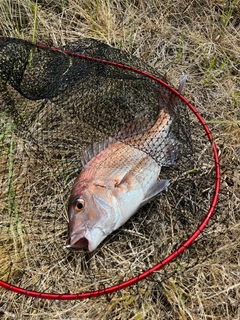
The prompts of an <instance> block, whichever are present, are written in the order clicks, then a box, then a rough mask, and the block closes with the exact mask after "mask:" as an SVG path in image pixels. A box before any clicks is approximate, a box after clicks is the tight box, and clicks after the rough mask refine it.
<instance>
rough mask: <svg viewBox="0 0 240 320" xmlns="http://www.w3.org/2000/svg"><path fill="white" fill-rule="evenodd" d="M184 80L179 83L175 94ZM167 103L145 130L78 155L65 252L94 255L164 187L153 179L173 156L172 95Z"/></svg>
mask: <svg viewBox="0 0 240 320" xmlns="http://www.w3.org/2000/svg"><path fill="white" fill-rule="evenodd" d="M186 79H187V77H184V78H183V79H182V80H181V81H180V84H179V88H178V92H179V93H180V94H182V91H183V88H184V85H185V82H186ZM171 99H172V100H171V101H170V103H171V104H172V105H173V108H167V107H165V108H164V107H161V108H159V113H158V117H157V120H156V122H155V123H154V125H153V126H152V127H151V128H150V129H148V130H145V131H143V132H140V133H136V134H135V135H134V134H133V135H131V136H127V137H126V138H125V139H124V140H123V141H119V140H117V139H114V138H111V137H110V138H109V139H106V140H105V141H104V142H102V143H98V144H95V145H94V146H93V148H92V150H91V151H90V150H87V151H86V152H85V153H84V157H83V158H84V159H85V160H84V161H83V164H84V167H83V169H82V171H81V172H80V174H79V175H78V176H77V178H76V179H75V181H74V183H73V187H72V191H71V194H70V197H69V202H68V218H69V222H68V229H69V239H68V244H67V245H66V246H65V247H66V248H73V249H81V248H86V249H88V251H90V252H92V251H94V250H95V249H96V248H97V247H98V246H99V244H100V243H101V242H102V241H103V240H104V239H105V238H106V237H107V236H108V235H109V234H111V233H112V232H113V231H115V230H117V229H118V228H119V227H120V226H122V225H123V224H124V223H125V222H126V221H127V220H129V219H130V217H131V216H132V215H133V214H135V213H136V212H137V211H138V209H139V208H140V207H142V206H144V205H145V204H146V203H148V202H150V201H151V200H153V199H154V198H155V197H156V196H158V195H159V193H160V192H162V191H163V190H164V189H165V188H166V187H167V186H168V185H169V182H170V180H167V179H161V180H159V175H160V171H161V167H162V166H167V165H170V164H172V163H174V162H175V160H176V159H177V154H178V151H177V149H178V144H177V141H176V138H175V136H174V134H173V133H172V132H171V131H170V127H171V124H172V122H173V120H174V115H175V111H176V108H177V106H178V102H179V97H178V96H177V95H172V98H171ZM169 110H172V111H169ZM130 126H131V125H130ZM151 153H152V154H151ZM156 157H158V161H156Z"/></svg>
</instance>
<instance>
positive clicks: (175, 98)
mask: <svg viewBox="0 0 240 320" xmlns="http://www.w3.org/2000/svg"><path fill="white" fill-rule="evenodd" d="M186 81H187V76H184V77H183V78H182V79H181V80H180V83H179V86H178V92H179V93H180V94H183V91H184V87H185V83H186ZM179 100H180V99H179V97H178V96H177V95H174V96H173V107H174V112H175V111H176V109H177V108H178V105H179Z"/></svg>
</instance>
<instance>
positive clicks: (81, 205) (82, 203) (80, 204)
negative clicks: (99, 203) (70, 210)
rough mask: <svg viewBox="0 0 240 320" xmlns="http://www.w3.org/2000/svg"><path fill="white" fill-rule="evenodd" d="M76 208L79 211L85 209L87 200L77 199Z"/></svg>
mask: <svg viewBox="0 0 240 320" xmlns="http://www.w3.org/2000/svg"><path fill="white" fill-rule="evenodd" d="M73 205H74V210H75V211H76V212H77V213H78V212H81V211H83V209H84V207H85V201H84V200H83V199H80V198H79V199H76V201H74V204H73Z"/></svg>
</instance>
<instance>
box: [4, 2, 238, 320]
mask: <svg viewBox="0 0 240 320" xmlns="http://www.w3.org/2000/svg"><path fill="white" fill-rule="evenodd" d="M34 12H36V17H37V19H36V21H34ZM239 12H240V2H239V1H228V2H226V1H220V0H219V1H210V0H209V1H197V0H196V1H182V0H181V1H169V0H167V1H154V0H149V1H142V0H139V1H127V0H124V1H121V2H120V1H107V0H106V1H104V0H100V1H94V0H90V1H83V0H79V1H77V0H68V1H67V0H61V1H44V0H39V1H38V5H37V11H36V5H35V3H34V2H31V1H30V0H23V1H10V2H8V1H6V2H4V3H1V4H0V33H1V34H2V35H4V36H11V37H17V38H24V39H27V40H32V39H33V35H34V37H35V41H37V42H44V43H49V44H50V45H54V46H62V45H65V44H69V43H71V42H73V41H75V40H78V39H79V38H82V37H91V38H95V39H97V40H101V41H103V42H105V43H108V44H110V45H112V46H114V47H118V48H121V49H122V50H126V51H127V52H129V53H130V54H133V55H135V56H137V57H139V58H140V59H142V60H143V61H145V62H147V63H148V64H150V65H151V66H152V67H154V68H155V69H156V70H157V71H158V72H160V73H162V74H164V73H167V76H168V78H169V79H170V81H171V82H172V83H174V84H175V85H176V86H177V84H178V81H179V78H181V77H182V76H183V75H185V74H187V75H188V83H187V86H186V91H185V95H186V96H187V97H188V98H189V100H190V101H191V102H192V103H193V104H194V105H195V106H196V107H197V109H198V110H199V112H200V113H201V114H202V115H203V116H204V118H205V119H206V121H207V122H208V123H209V126H210V128H211V130H212V133H213V136H214V138H215V141H216V143H217V145H218V148H219V154H220V157H221V167H222V175H223V183H222V190H223V191H222V195H221V201H220V205H219V209H218V215H217V216H216V218H215V220H216V221H215V224H213V225H210V227H209V228H207V230H206V232H205V233H204V235H203V237H202V240H201V241H200V242H199V245H198V246H197V247H196V248H195V247H194V246H193V248H191V249H190V250H189V252H188V253H184V255H183V256H182V257H181V259H180V260H179V261H177V262H173V264H171V265H169V266H168V267H167V268H166V272H167V273H168V275H171V272H172V276H171V277H170V278H169V276H167V277H165V278H164V276H163V275H162V274H160V275H159V281H157V276H156V277H154V278H153V279H152V280H151V279H150V280H146V281H143V282H142V283H141V284H140V285H139V288H136V287H133V288H128V289H125V290H123V291H122V292H121V295H120V296H118V295H112V296H111V297H109V299H107V298H97V299H93V300H84V301H74V302H60V301H54V302H51V301H42V300H34V299H31V298H25V297H23V296H17V295H15V294H13V293H10V292H7V291H4V290H0V294H1V295H2V297H1V298H0V316H2V318H3V319H49V318H51V319H132V320H133V319H184V320H185V319H187V320H188V319H189V320H190V319H191V320H192V319H193V320H197V319H206V320H220V319H228V320H237V319H239V318H240V304H239V296H240V292H239V287H240V272H239V269H240V260H239V249H240V248H239V242H240V241H239V240H240V231H239V230H240V223H239V217H240V213H239V212H240V211H239V206H240V196H239V194H240V178H239V177H240V175H239V166H240V159H239V157H240V156H239V155H240V138H239V137H240V122H239V121H240V72H239V70H240V58H239V51H240V19H239ZM0 134H1V132H0ZM5 139H6V141H7V137H6V138H5ZM0 143H1V141H0ZM19 143H21V141H20V142H19ZM20 150H21V148H20ZM0 152H3V153H2V154H1V155H2V157H1V162H0V172H1V173H2V172H3V171H4V166H2V164H3V163H4V162H5V163H6V161H7V160H6V157H5V155H4V150H2V149H1V151H0ZM38 161H39V163H40V162H41V161H44V159H43V160H42V159H40V160H38ZM39 163H38V165H40V164H39ZM28 165H29V166H30V168H28V170H29V172H31V170H33V168H34V166H35V165H36V164H31V163H29V164H25V166H26V168H27V167H28ZM31 165H32V166H31ZM209 172H210V169H209ZM4 174H5V175H7V174H8V173H7V172H5V173H4V172H3V175H4ZM46 174H50V173H49V172H46ZM203 179H208V176H207V175H205V176H203ZM51 181H52V184H53V185H54V188H55V189H57V190H58V189H59V190H61V186H60V185H58V182H57V180H56V179H55V177H52V180H51ZM0 182H1V180H0ZM38 183H39V181H36V182H35V187H36V189H37V188H38V186H39V184H38ZM23 184H24V182H23ZM43 187H44V186H42V188H43ZM26 192H27V190H26ZM41 192H44V190H40V193H41ZM67 194H68V190H64V194H63V195H62V197H61V199H60V202H61V205H62V207H63V208H64V207H65V206H66V203H65V201H66V200H65V199H66V197H65V196H67ZM1 196H2V195H0V199H1ZM19 201H20V200H19ZM49 201H50V200H49V199H45V202H46V204H43V206H45V207H46V208H48V206H49V203H50V202H49ZM164 203H165V206H166V211H167V208H168V206H167V204H166V201H165V202H164ZM157 205H158V204H156V203H154V204H153V207H154V208H155V211H156V210H157ZM20 207H21V206H20ZM0 210H2V208H1V202H0ZM156 212H157V211H156ZM141 217H144V212H143V213H141V215H140V218H138V219H137V220H136V221H135V222H134V221H133V222H131V224H129V225H128V226H129V227H128V228H127V227H126V230H125V229H124V230H125V232H126V233H129V236H130V237H131V228H130V226H131V227H132V226H133V227H134V225H135V224H136V225H137V224H139V223H142V222H141ZM50 218H51V217H50ZM61 218H62V220H61V221H63V222H64V217H61ZM37 219H38V216H37V215H36V216H32V217H29V218H26V219H25V223H26V225H27V226H30V224H31V223H33V224H34V225H33V226H31V227H32V228H35V229H36V230H38V234H36V238H35V239H34V240H35V244H36V243H37V244H38V247H34V246H31V245H30V246H29V249H28V251H27V252H25V251H24V250H22V251H21V254H22V255H26V254H27V255H28V258H29V257H30V258H31V256H34V255H37V254H39V255H40V253H41V254H42V256H39V259H43V260H44V261H45V263H44V264H43V265H42V268H43V269H42V270H41V272H45V273H47V272H49V274H51V275H57V274H58V273H57V271H58V270H57V269H58V266H61V263H63V264H64V263H66V261H65V260H64V261H59V262H58V263H56V265H52V264H51V261H50V258H49V257H51V256H52V257H53V260H54V254H55V252H59V250H60V249H59V248H58V243H55V244H54V245H52V244H50V243H49V246H47V247H44V246H46V244H48V241H47V237H48V235H44V236H45V237H46V239H44V241H43V244H42V247H41V241H37V239H38V238H39V239H40V240H43V239H41V238H40V237H42V230H44V228H43V229H41V228H39V227H38V225H37V222H38V220H37ZM156 219H157V216H156ZM165 219H166V220H165V221H166V222H169V220H170V218H168V217H166V218H165ZM168 219H169V220H168ZM44 221H45V220H44ZM150 222H151V221H149V220H148V219H146V218H145V221H144V223H146V226H148V228H149V229H150V228H151V225H150V226H149V223H150ZM2 223H3V222H2ZM45 223H46V225H47V224H48V223H49V222H48V220H46V222H45ZM51 228H53V226H49V232H50V231H51ZM54 228H55V226H54ZM26 230H27V229H26ZM54 230H56V229H54ZM124 230H123V231H124ZM61 231H62V230H61V228H60V227H59V234H61ZM26 232H27V231H26ZM173 232H177V229H175V230H174V229H173ZM163 233H164V229H163V230H161V233H160V234H163ZM115 236H116V235H115ZM117 236H119V238H115V240H116V239H119V240H120V241H121V234H120V235H119V234H118V235H117ZM140 236H141V235H139V237H140ZM174 236H175V237H176V235H174ZM62 237H63V238H64V235H63V236H62ZM204 237H205V239H206V241H204ZM123 239H124V237H123ZM173 239H175V238H173ZM23 240H24V238H23ZM0 243H1V254H4V252H6V251H9V250H13V248H12V249H10V248H9V244H8V242H6V239H2V236H0ZM170 244H171V239H169V245H170ZM18 245H19V246H21V244H18ZM172 245H173V244H172ZM114 246H116V247H114ZM43 247H44V248H43ZM145 249H146V250H147V251H146V254H145V253H144V252H142V251H143V248H141V247H139V248H138V250H139V251H138V254H139V255H140V254H141V257H143V259H145V260H143V261H140V260H139V266H138V268H139V269H137V270H135V269H134V267H133V266H131V254H133V252H132V251H131V250H128V251H125V252H124V251H123V250H124V249H123V247H122V249H121V242H120V245H119V246H117V245H116V242H115V244H114V245H112V244H111V240H109V241H108V242H107V243H106V246H105V247H104V246H103V247H102V249H101V250H102V254H103V257H104V255H105V256H108V257H110V256H112V259H113V261H112V264H113V267H112V270H107V269H105V272H106V277H109V281H110V282H111V281H112V279H113V278H114V276H116V275H118V276H119V274H118V273H120V277H122V278H124V276H125V274H126V273H127V272H129V274H128V276H129V275H130V274H131V273H133V274H135V273H136V272H138V271H141V270H142V269H143V270H144V268H146V266H148V263H149V261H148V255H149V256H150V258H149V259H152V260H151V263H152V262H155V263H156V262H158V261H159V257H158V256H157V257H154V255H151V247H146V248H145ZM171 249H172V248H170V247H169V250H171ZM213 249H214V252H212V250H213ZM44 250H46V252H45V251H44ZM115 250H116V251H115ZM121 250H122V251H121ZM116 252H117V253H118V259H119V258H120V260H121V259H122V261H125V263H124V264H123V266H122V268H119V265H118V264H119V261H118V262H117V263H116V265H114V259H116V256H115V255H116ZM114 253H115V255H114ZM201 254H202V256H203V258H204V259H200V261H199V262H198V263H196V260H197V256H198V255H201ZM56 256H57V255H56ZM62 256H64V253H63V254H62ZM11 257H13V255H12V256H11ZM133 258H134V257H133ZM160 258H161V257H160ZM12 259H13V258H12ZM14 259H16V260H14V262H15V264H16V261H17V259H19V261H20V260H21V257H18V258H17V257H15V256H14ZM72 259H73V260H72V266H73V269H74V270H73V271H74V272H78V271H79V272H80V271H81V272H83V271H84V268H89V267H91V268H92V279H93V283H92V286H91V288H93V287H94V286H96V287H97V286H98V285H97V284H98V281H101V279H102V274H101V276H100V275H99V274H98V270H99V268H100V267H101V265H102V263H106V262H104V261H103V260H104V259H103V260H101V256H100V257H98V258H97V257H94V255H93V256H91V257H90V258H89V259H86V261H85V260H84V261H83V262H82V264H81V265H79V260H78V254H76V256H73V257H72ZM128 259H129V261H128ZM134 259H135V258H134ZM191 259H193V260H194V261H193V262H192V263H191ZM1 261H3V260H1ZM54 261H56V260H54ZM109 263H110V262H109ZM189 266H191V268H190V269H187V267H189ZM15 267H16V266H15ZM176 269H178V272H176ZM20 270H21V265H19V266H17V269H16V270H13V272H12V275H13V277H18V276H19V272H20ZM28 272H29V273H28ZM30 272H31V270H30V269H29V271H28V270H27V271H25V273H24V274H23V275H21V276H22V277H23V279H24V280H23V282H24V281H25V283H27V284H28V285H29V286H31V285H33V284H34V282H36V281H37V279H39V278H38V275H37V274H36V275H33V274H31V273H30ZM111 272H112V273H111ZM69 274H71V270H70V271H69ZM83 275H84V272H83ZM65 276H66V277H68V276H69V275H68V274H66V275H62V277H61V278H59V279H57V280H58V281H59V284H58V286H59V288H64V290H65V291H66V290H67V289H68V288H66V287H64V277H65ZM118 279H119V278H118ZM4 280H5V279H4ZM107 281H108V280H107ZM68 283H69V282H68ZM107 284H108V282H107ZM42 285H43V286H44V285H45V288H46V287H48V283H45V284H42ZM87 285H89V279H88V282H87V283H86V286H87ZM58 286H57V285H56V288H58ZM75 288H76V284H75V283H74V278H73V282H72V288H70V291H71V290H75ZM84 289H86V288H84ZM137 289H138V290H137ZM49 291H51V288H49Z"/></svg>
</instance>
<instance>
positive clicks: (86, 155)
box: [81, 137, 117, 167]
mask: <svg viewBox="0 0 240 320" xmlns="http://www.w3.org/2000/svg"><path fill="white" fill-rule="evenodd" d="M116 141H117V140H116V139H115V138H112V137H108V138H106V139H104V140H103V141H99V142H94V143H93V144H92V145H90V146H89V148H87V149H83V150H82V159H81V163H82V166H83V167H84V166H85V165H86V164H87V163H88V162H89V161H90V160H91V159H92V158H94V157H95V156H96V155H97V154H99V153H100V152H101V151H103V150H105V149H106V148H108V147H109V146H110V145H112V144H113V143H115V142H116Z"/></svg>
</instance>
